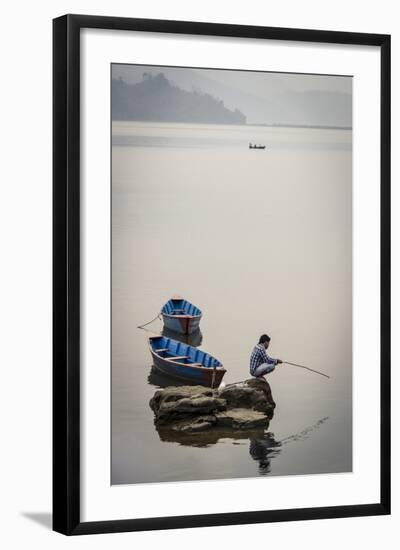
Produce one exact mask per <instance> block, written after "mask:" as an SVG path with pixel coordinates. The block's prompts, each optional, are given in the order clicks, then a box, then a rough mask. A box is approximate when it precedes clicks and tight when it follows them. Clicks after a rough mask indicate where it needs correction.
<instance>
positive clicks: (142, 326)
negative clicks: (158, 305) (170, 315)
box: [137, 312, 161, 330]
mask: <svg viewBox="0 0 400 550" xmlns="http://www.w3.org/2000/svg"><path fill="white" fill-rule="evenodd" d="M160 315H161V312H160V313H157V315H156V316H155V317H154V319H152V320H151V321H149V322H148V323H144V324H143V325H139V326H138V327H137V328H141V329H143V330H146V329H145V328H144V327H147V325H151V323H154V321H155V320H156V319H161V317H160Z"/></svg>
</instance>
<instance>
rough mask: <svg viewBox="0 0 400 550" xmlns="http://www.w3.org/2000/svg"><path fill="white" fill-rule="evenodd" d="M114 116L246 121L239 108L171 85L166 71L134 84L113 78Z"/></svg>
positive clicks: (167, 120)
mask: <svg viewBox="0 0 400 550" xmlns="http://www.w3.org/2000/svg"><path fill="white" fill-rule="evenodd" d="M112 119H113V120H138V121H150V122H153V121H154V122H187V123H194V124H196V123H204V124H246V117H245V115H244V114H243V113H242V112H240V111H239V110H238V109H233V110H231V109H228V108H227V107H225V105H224V102H223V101H222V100H220V99H218V98H215V97H214V96H212V95H211V94H208V93H203V92H202V91H200V90H192V91H187V90H183V89H181V88H179V87H178V86H175V85H174V84H172V83H171V82H170V81H169V80H168V79H167V78H166V77H165V75H164V74H163V73H158V74H157V75H155V76H154V75H153V74H152V73H149V72H144V73H143V75H142V80H141V81H140V82H136V83H133V84H130V83H127V82H125V80H124V79H123V78H122V77H121V76H120V77H119V78H118V79H116V78H113V79H112Z"/></svg>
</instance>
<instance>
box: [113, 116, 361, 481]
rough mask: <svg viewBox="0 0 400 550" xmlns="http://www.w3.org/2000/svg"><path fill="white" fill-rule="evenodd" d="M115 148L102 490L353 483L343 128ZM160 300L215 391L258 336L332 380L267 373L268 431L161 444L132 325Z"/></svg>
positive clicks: (280, 370) (229, 134) (148, 126)
mask: <svg viewBox="0 0 400 550" xmlns="http://www.w3.org/2000/svg"><path fill="white" fill-rule="evenodd" d="M249 142H252V143H262V144H265V145H266V146H267V150H265V151H255V150H249V149H248V143H249ZM112 143H113V147H112V164H113V169H112V483H113V484H123V483H143V482H161V481H185V480H198V479H222V478H232V477H242V478H245V477H255V476H262V475H290V474H318V473H324V472H325V473H326V472H348V471H351V468H352V445H351V441H352V400H351V399H352V388H351V372H352V332H351V316H352V309H351V300H352V294H351V277H352V272H351V224H352V220H351V211H352V206H351V170H352V168H351V166H352V165H351V131H346V130H322V129H321V130H320V129H299V128H264V127H251V126H243V127H239V126H238V127H236V126H208V125H198V126H196V125H189V124H156V123H131V122H114V123H113V135H112ZM172 294H181V295H183V296H185V297H186V298H187V299H188V300H190V301H192V302H194V303H195V304H196V305H197V306H199V307H200V308H201V309H202V310H203V319H202V321H201V331H202V335H201V337H200V336H199V335H197V337H198V341H197V342H196V343H199V340H201V348H202V349H204V350H207V351H208V352H210V353H211V354H212V355H214V356H216V357H217V358H218V359H220V360H221V361H222V362H223V364H224V366H225V368H226V369H227V373H226V375H225V379H224V382H225V383H230V382H235V381H239V380H243V379H245V378H247V377H248V376H249V373H248V363H249V355H250V352H251V350H252V347H253V346H254V344H255V343H256V342H257V340H258V337H259V335H260V334H261V333H263V332H267V333H268V334H269V335H270V336H271V337H272V341H271V345H270V349H269V352H270V353H271V355H275V356H276V357H280V358H282V359H284V360H285V359H286V360H288V361H293V362H297V363H302V364H305V365H308V366H310V367H311V368H315V369H318V370H322V371H324V372H326V373H327V374H329V375H330V376H331V379H330V380H327V379H325V378H323V377H320V376H317V375H314V374H311V373H308V372H307V371H303V370H302V369H297V368H294V367H289V366H286V365H283V366H279V367H277V369H276V370H275V372H274V373H272V374H270V375H269V376H268V380H269V383H270V384H271V388H272V393H273V396H274V399H275V401H276V403H277V407H276V410H275V415H274V418H273V419H272V421H271V422H270V425H269V428H268V430H267V431H265V432H260V431H256V432H249V433H243V434H242V433H218V434H216V433H209V434H205V435H202V436H199V437H197V438H196V437H194V438H193V437H187V438H186V439H181V440H179V441H177V440H171V438H170V436H169V435H168V434H165V433H162V432H160V433H159V432H158V431H157V430H156V429H155V427H154V423H153V413H152V411H151V409H150V408H149V405H148V403H149V400H150V398H151V397H152V395H153V394H154V391H155V390H156V388H157V387H159V386H162V385H164V384H165V383H167V382H166V381H165V379H162V378H159V377H157V376H156V375H154V373H152V371H151V366H152V361H151V356H150V353H149V351H148V347H147V339H146V336H147V334H146V332H144V331H141V330H138V329H137V328H136V327H137V325H139V324H142V323H145V322H146V321H149V320H150V319H152V318H153V317H155V316H156V315H157V313H158V312H159V310H160V308H161V306H162V305H163V303H164V302H165V301H166V300H167V299H168V298H169V297H171V295H172ZM148 328H150V329H152V330H153V331H154V332H160V331H161V330H162V324H161V322H160V321H156V322H154V323H153V324H152V325H150V327H148Z"/></svg>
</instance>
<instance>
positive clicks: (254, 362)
mask: <svg viewBox="0 0 400 550" xmlns="http://www.w3.org/2000/svg"><path fill="white" fill-rule="evenodd" d="M270 341H271V338H270V337H269V336H268V335H267V334H263V335H262V336H260V339H259V341H258V344H257V345H256V346H254V349H253V351H252V353H251V357H250V374H251V375H252V376H255V377H256V378H258V377H262V376H264V374H268V373H269V372H272V371H273V370H274V369H275V367H276V365H278V364H279V363H282V361H281V360H280V359H273V358H272V357H270V356H269V355H268V354H267V352H266V350H267V349H268V346H269V343H270Z"/></svg>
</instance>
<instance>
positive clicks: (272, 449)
mask: <svg viewBox="0 0 400 550" xmlns="http://www.w3.org/2000/svg"><path fill="white" fill-rule="evenodd" d="M327 420H329V417H325V418H321V419H320V420H318V422H316V423H315V424H313V425H312V426H308V427H307V428H305V429H304V430H302V431H301V432H299V433H297V434H293V435H290V436H288V437H285V438H284V439H282V440H281V441H278V440H277V439H275V435H274V434H273V433H272V432H266V431H265V429H264V428H261V429H252V430H227V429H222V428H215V429H210V430H206V431H204V432H191V433H190V432H179V431H176V430H171V429H169V428H168V427H167V426H158V427H157V426H156V431H157V433H158V436H159V438H160V440H161V441H164V442H168V443H178V444H179V445H183V446H190V447H203V448H206V447H211V446H213V445H216V444H217V443H219V442H221V441H222V440H226V439H228V440H230V441H231V443H232V444H234V445H235V444H240V443H239V442H240V441H243V442H245V441H246V440H247V441H249V454H250V457H251V458H252V459H253V460H254V461H255V462H257V463H258V471H259V474H260V475H267V474H269V473H271V461H272V459H274V458H275V457H277V456H278V455H279V454H280V452H281V450H282V447H283V446H284V445H287V444H288V443H295V442H297V441H302V440H304V439H307V438H308V437H309V436H310V434H311V432H313V431H314V430H316V429H318V428H319V427H320V426H321V425H322V424H324V423H325V422H326V421H327ZM267 427H268V426H267Z"/></svg>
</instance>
